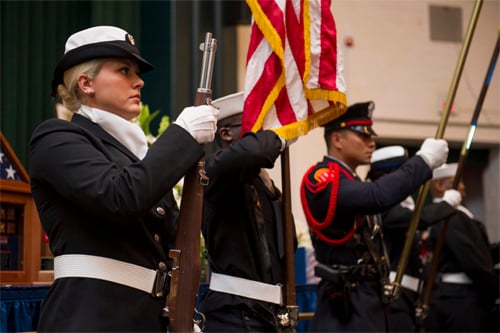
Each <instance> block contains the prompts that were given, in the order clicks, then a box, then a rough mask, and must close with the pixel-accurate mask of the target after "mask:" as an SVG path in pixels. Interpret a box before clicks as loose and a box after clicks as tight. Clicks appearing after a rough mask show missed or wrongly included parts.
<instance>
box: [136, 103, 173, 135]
mask: <svg viewBox="0 0 500 333" xmlns="http://www.w3.org/2000/svg"><path fill="white" fill-rule="evenodd" d="M159 113H160V110H159V109H158V110H155V111H153V112H150V110H149V105H147V104H142V103H141V113H139V115H138V116H137V117H136V118H135V119H134V121H135V122H136V123H137V124H138V125H139V126H140V127H141V129H142V131H143V132H144V134H145V135H146V138H147V139H148V143H149V144H152V143H153V142H154V141H155V140H156V138H157V137H158V136H160V135H161V134H162V133H163V132H164V131H165V130H166V129H167V127H168V126H170V117H169V116H162V117H161V119H160V124H159V125H158V130H157V132H156V135H154V134H153V133H152V131H151V122H152V121H153V120H154V119H155V118H156V117H157V116H158V114H159Z"/></svg>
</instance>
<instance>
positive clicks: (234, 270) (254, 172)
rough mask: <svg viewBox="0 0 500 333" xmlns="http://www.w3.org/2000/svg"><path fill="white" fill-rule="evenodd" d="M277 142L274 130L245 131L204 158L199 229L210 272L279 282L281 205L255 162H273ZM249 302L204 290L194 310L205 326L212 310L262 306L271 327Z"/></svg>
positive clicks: (281, 279)
mask: <svg viewBox="0 0 500 333" xmlns="http://www.w3.org/2000/svg"><path fill="white" fill-rule="evenodd" d="M280 148H281V141H280V139H279V137H278V136H277V135H276V134H275V133H274V132H272V131H259V132H257V133H247V134H245V135H244V136H243V138H241V139H240V140H238V141H236V142H234V143H233V144H232V145H231V146H230V147H228V148H225V149H221V150H218V151H217V152H215V153H214V154H213V155H211V156H208V157H207V158H206V161H205V169H206V173H207V176H208V177H209V178H210V181H209V185H208V186H207V187H206V190H205V194H204V211H203V227H202V231H203V236H204V239H205V244H206V249H207V251H208V260H209V265H210V270H211V271H212V272H216V273H220V274H225V275H231V276H236V277H240V278H245V279H249V280H254V281H259V282H264V283H269V284H277V283H284V278H285V277H284V274H285V271H284V266H283V263H284V261H283V258H284V252H283V251H284V247H283V234H282V230H283V225H282V223H283V221H282V219H281V217H280V216H277V215H276V214H280V213H281V211H280V210H281V209H282V208H281V207H282V206H281V193H280V192H279V191H278V189H276V188H273V190H272V191H271V190H270V189H269V188H268V187H266V186H265V184H264V182H263V181H262V179H261V177H259V173H260V171H261V168H271V167H272V166H273V165H274V162H275V160H276V158H277V157H278V155H279V154H280ZM255 303H256V301H252V300H250V299H247V298H243V297H240V296H236V295H231V294H227V293H221V292H216V291H212V290H208V291H207V293H206V295H205V297H204V298H203V300H202V301H201V304H200V311H201V312H202V313H205V314H206V315H207V325H208V326H207V327H210V312H212V311H220V310H221V309H225V310H228V311H229V309H231V308H234V307H239V308H241V307H247V308H248V310H250V308H259V309H262V311H258V312H259V313H257V314H256V316H257V317H259V318H261V319H260V320H261V321H262V322H263V323H266V322H267V325H268V327H271V329H272V326H269V324H271V325H272V323H270V321H272V320H273V318H272V314H271V313H269V311H268V310H266V308H267V306H266V304H257V305H256V304H255ZM257 303H259V302H257ZM260 303H264V302H260ZM254 305H255V307H254ZM260 305H263V307H260ZM270 315H271V316H270ZM219 329H220V328H219ZM222 330H223V331H224V330H225V329H222Z"/></svg>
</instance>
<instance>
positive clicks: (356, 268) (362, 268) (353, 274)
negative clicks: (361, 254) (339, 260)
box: [314, 264, 380, 282]
mask: <svg viewBox="0 0 500 333" xmlns="http://www.w3.org/2000/svg"><path fill="white" fill-rule="evenodd" d="M314 274H315V275H316V276H318V277H320V278H322V279H325V280H327V281H332V282H341V281H342V280H343V281H346V280H347V281H351V282H357V281H370V280H380V275H379V273H378V270H377V267H376V266H375V265H370V264H356V265H351V266H344V265H325V264H318V265H316V266H315V267H314Z"/></svg>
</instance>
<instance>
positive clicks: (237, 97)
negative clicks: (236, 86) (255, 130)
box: [212, 91, 244, 120]
mask: <svg viewBox="0 0 500 333" xmlns="http://www.w3.org/2000/svg"><path fill="white" fill-rule="evenodd" d="M243 95H244V93H243V91H240V92H237V93H234V94H230V95H226V96H224V97H221V98H217V99H216V100H214V101H212V105H213V106H215V107H216V108H218V109H219V120H222V119H225V118H227V117H231V116H234V115H236V114H239V113H242V112H243V103H244V96H243Z"/></svg>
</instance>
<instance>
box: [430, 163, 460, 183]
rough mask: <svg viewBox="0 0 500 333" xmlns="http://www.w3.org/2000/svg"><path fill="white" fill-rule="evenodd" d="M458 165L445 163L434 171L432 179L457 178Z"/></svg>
mask: <svg viewBox="0 0 500 333" xmlns="http://www.w3.org/2000/svg"><path fill="white" fill-rule="evenodd" d="M457 168H458V163H449V164H447V163H445V164H443V165H441V166H440V167H439V168H436V169H434V171H432V179H441V178H448V177H455V175H456V173H457Z"/></svg>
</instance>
